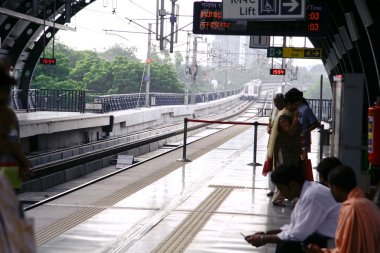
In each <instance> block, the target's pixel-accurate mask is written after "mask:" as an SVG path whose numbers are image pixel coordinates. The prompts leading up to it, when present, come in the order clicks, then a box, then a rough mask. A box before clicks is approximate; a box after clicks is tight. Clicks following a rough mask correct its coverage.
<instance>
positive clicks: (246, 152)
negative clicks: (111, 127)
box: [27, 127, 318, 253]
mask: <svg viewBox="0 0 380 253" xmlns="http://www.w3.org/2000/svg"><path fill="white" fill-rule="evenodd" d="M231 131H232V130H231ZM240 132H241V133H240V134H238V135H236V137H234V138H232V139H230V140H229V141H227V142H225V143H223V144H221V145H219V146H217V147H215V148H213V149H212V150H211V151H205V152H204V154H203V155H201V156H199V158H197V159H193V161H192V162H190V163H175V165H173V166H175V167H173V169H172V170H171V171H168V173H166V174H165V172H162V171H164V170H168V167H170V166H171V165H170V166H169V165H168V164H169V162H170V161H168V160H174V159H176V158H179V157H178V153H177V154H174V153H173V154H172V155H165V156H164V157H162V159H163V160H160V161H159V160H157V161H152V163H150V164H149V163H147V164H146V168H145V169H144V170H142V169H141V168H140V170H133V169H131V170H128V171H125V172H123V173H121V174H119V175H117V176H114V177H112V178H110V179H107V180H105V181H104V182H103V181H102V182H100V183H99V184H95V185H93V186H91V187H88V188H85V189H83V190H81V191H80V192H77V193H73V194H70V195H67V196H65V197H63V198H62V199H58V200H55V201H53V202H51V203H49V204H46V205H43V206H41V207H39V208H36V209H33V210H31V211H29V212H28V213H27V216H29V217H34V218H35V222H36V231H37V244H38V252H41V253H45V252H54V253H66V252H91V253H97V252H99V253H100V252H191V253H200V252H210V253H214V252H215V253H216V252H218V253H220V252H274V246H273V245H266V246H264V247H261V248H254V247H252V246H251V245H249V244H247V243H246V242H245V241H244V239H243V237H242V236H241V235H240V233H243V234H250V233H253V232H255V231H263V230H270V229H275V228H279V227H280V226H282V225H283V224H286V223H288V222H289V219H290V213H291V209H290V208H289V207H274V206H272V204H271V203H270V198H268V197H267V196H266V193H267V192H268V189H267V178H265V177H263V176H262V175H261V169H262V167H257V168H256V171H254V170H253V167H251V166H248V165H247V164H248V163H250V162H252V158H253V134H254V131H253V128H250V127H247V128H244V127H242V129H241V130H240ZM314 137H315V138H316V137H317V136H314ZM215 138H221V137H219V136H217V135H215ZM315 138H314V139H315ZM267 139H268V135H267V134H266V129H265V127H260V128H259V134H258V154H257V155H258V156H257V157H258V160H257V161H258V162H260V163H263V162H264V161H263V160H264V157H265V153H266V143H267ZM316 143H318V142H317V141H315V142H314V145H313V148H312V149H313V150H312V151H314V150H315V144H316ZM202 145H203V146H202ZM202 148H205V144H202V143H199V144H198V146H194V147H193V148H190V150H189V157H190V158H191V157H192V156H193V155H194V154H196V152H200V151H199V150H201V149H202ZM179 153H180V152H179ZM316 155H317V153H316V152H313V153H311V158H312V161H313V163H314V164H313V165H315V161H316ZM165 160H166V164H165ZM171 162H172V163H173V161H171ZM152 175H153V176H155V177H156V178H155V179H154V178H152V182H150V181H149V180H150V178H151V177H152ZM147 180H148V181H149V182H147V183H145V181H147ZM131 182H134V183H131ZM136 183H137V184H136ZM126 184H129V186H128V187H124V186H125V185H126ZM139 185H142V186H139ZM131 187H135V188H134V189H132V188H131ZM125 191H129V192H130V193H127V192H125ZM123 194H125V195H128V196H127V197H125V198H123V197H121V196H123ZM118 196H119V197H120V199H118V200H117V201H113V200H111V197H112V198H118ZM110 203H111V204H110ZM57 217H58V218H57ZM68 224H69V225H68ZM70 224H71V225H70ZM65 226H69V227H68V229H67V228H66V229H65ZM61 230H62V231H61ZM52 234H54V236H51V235H52Z"/></svg>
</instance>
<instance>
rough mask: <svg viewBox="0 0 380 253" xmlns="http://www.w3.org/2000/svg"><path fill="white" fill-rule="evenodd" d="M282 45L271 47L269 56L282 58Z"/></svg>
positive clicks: (268, 52)
mask: <svg viewBox="0 0 380 253" xmlns="http://www.w3.org/2000/svg"><path fill="white" fill-rule="evenodd" d="M282 50H283V48H282V47H270V48H268V50H267V57H274V58H282Z"/></svg>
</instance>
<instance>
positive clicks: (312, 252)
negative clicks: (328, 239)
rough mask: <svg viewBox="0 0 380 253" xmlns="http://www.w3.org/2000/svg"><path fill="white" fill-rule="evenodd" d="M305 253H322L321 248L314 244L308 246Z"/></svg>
mask: <svg viewBox="0 0 380 253" xmlns="http://www.w3.org/2000/svg"><path fill="white" fill-rule="evenodd" d="M306 252H307V253H322V252H323V251H322V250H321V248H319V246H318V245H315V244H309V245H308V246H307V248H306Z"/></svg>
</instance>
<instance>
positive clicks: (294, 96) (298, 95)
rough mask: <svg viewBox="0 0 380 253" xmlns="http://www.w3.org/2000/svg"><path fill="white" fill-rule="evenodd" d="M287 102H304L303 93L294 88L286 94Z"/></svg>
mask: <svg viewBox="0 0 380 253" xmlns="http://www.w3.org/2000/svg"><path fill="white" fill-rule="evenodd" d="M285 100H286V103H287V104H291V103H294V102H298V101H302V100H303V92H301V91H299V90H298V89H296V88H292V89H290V90H289V91H288V92H286V93H285Z"/></svg>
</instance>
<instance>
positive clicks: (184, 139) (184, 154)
mask: <svg viewBox="0 0 380 253" xmlns="http://www.w3.org/2000/svg"><path fill="white" fill-rule="evenodd" d="M188 121H189V120H188V118H184V124H183V125H184V126H183V147H182V159H178V161H179V162H191V160H189V159H187V158H186V150H187V122H188Z"/></svg>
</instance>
